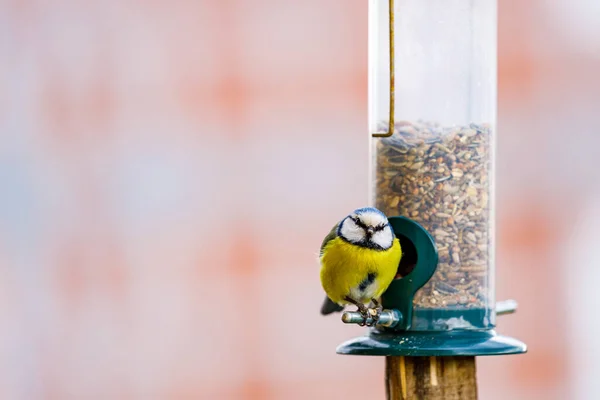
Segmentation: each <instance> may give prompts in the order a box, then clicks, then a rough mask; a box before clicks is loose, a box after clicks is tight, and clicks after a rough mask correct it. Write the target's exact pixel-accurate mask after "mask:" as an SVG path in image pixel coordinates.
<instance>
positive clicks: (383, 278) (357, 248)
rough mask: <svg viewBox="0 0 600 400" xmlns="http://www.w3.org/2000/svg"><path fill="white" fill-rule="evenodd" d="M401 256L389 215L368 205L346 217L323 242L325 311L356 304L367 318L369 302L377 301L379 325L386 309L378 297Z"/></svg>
mask: <svg viewBox="0 0 600 400" xmlns="http://www.w3.org/2000/svg"><path fill="white" fill-rule="evenodd" d="M401 258H402V249H401V248H400V242H399V240H398V239H397V238H396V236H395V235H394V231H393V229H392V227H391V226H390V223H389V221H388V219H387V217H386V216H385V214H383V213H382V212H381V211H379V210H378V209H376V208H373V207H365V208H359V209H357V210H355V211H354V212H352V213H351V214H350V215H348V216H346V217H345V218H344V219H342V220H341V221H340V222H339V223H337V224H336V225H335V226H334V227H333V229H332V230H331V232H329V234H328V235H327V236H326V237H325V239H324V240H323V243H322V244H321V251H320V256H319V259H320V262H321V285H322V286H323V289H324V290H325V293H326V294H327V297H326V298H325V301H324V302H323V306H322V307H321V314H323V315H327V314H331V313H333V312H335V311H341V310H343V309H344V306H345V305H347V304H354V305H355V306H357V307H358V311H360V313H361V314H362V316H363V318H365V321H367V318H368V316H369V308H368V307H367V305H369V303H371V302H373V304H374V305H375V307H376V308H375V310H376V313H375V314H371V317H372V320H373V324H375V323H376V322H377V320H378V319H379V315H380V313H381V310H382V307H381V306H380V305H379V303H378V301H377V299H378V298H379V297H380V296H381V294H382V293H383V292H384V291H385V290H386V289H387V288H388V286H389V285H390V284H391V283H392V280H393V279H394V277H395V276H396V272H397V270H398V266H399V264H400V259H401ZM362 325H364V323H363V324H362Z"/></svg>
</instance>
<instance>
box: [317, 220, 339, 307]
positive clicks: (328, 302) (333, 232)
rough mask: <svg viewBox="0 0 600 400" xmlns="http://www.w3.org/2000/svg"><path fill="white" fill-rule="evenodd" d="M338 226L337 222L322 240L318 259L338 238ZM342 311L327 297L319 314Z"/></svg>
mask: <svg viewBox="0 0 600 400" xmlns="http://www.w3.org/2000/svg"><path fill="white" fill-rule="evenodd" d="M339 226H340V224H339V222H338V223H337V224H335V226H334V227H333V228H331V230H330V231H329V233H328V234H327V236H325V239H323V243H322V244H321V250H320V251H319V257H322V256H323V252H324V251H325V247H326V246H327V244H328V243H329V242H331V241H332V240H333V239H335V238H336V237H337V236H338V234H337V230H338V227H339ZM343 309H344V307H343V306H340V305H339V304H337V303H334V302H333V301H332V300H331V299H330V298H329V297H327V296H325V300H323V305H322V306H321V314H322V315H327V314H331V313H333V312H337V311H342V310H343Z"/></svg>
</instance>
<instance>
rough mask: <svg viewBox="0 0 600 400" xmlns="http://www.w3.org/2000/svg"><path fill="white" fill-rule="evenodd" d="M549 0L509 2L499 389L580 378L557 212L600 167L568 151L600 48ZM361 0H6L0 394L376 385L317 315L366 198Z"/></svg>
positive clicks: (370, 364)
mask: <svg viewBox="0 0 600 400" xmlns="http://www.w3.org/2000/svg"><path fill="white" fill-rule="evenodd" d="M548 4H549V3H545V2H541V1H539V0H536V1H530V2H526V3H525V2H517V1H516V0H509V1H502V2H501V9H500V66H499V67H500V68H499V74H500V76H499V81H500V110H499V111H500V112H499V116H500V123H499V128H500V140H499V157H500V158H499V160H500V161H499V165H498V170H499V184H498V189H499V190H498V194H499V214H498V215H499V221H498V226H499V229H500V232H499V258H498V278H497V281H498V298H499V299H502V298H506V297H514V298H517V299H518V300H519V302H520V307H521V308H520V310H519V312H518V313H517V314H516V315H515V316H510V317H503V318H502V319H500V321H499V322H500V326H499V328H500V330H501V331H502V332H504V333H508V334H513V335H515V336H517V337H519V338H521V339H524V340H525V341H527V342H528V344H529V345H530V353H529V354H528V355H526V356H520V357H503V358H493V359H482V360H481V361H480V363H479V367H480V368H479V374H480V390H481V393H482V398H484V399H486V400H487V399H507V398H510V399H533V398H544V399H564V398H566V397H565V396H567V393H568V385H567V382H566V376H567V375H565V374H566V371H565V368H566V367H565V366H566V365H567V364H566V362H567V354H566V351H567V344H566V343H565V342H566V336H565V335H566V333H565V332H566V331H565V329H564V326H557V321H556V318H555V313H556V312H560V311H564V307H565V305H564V300H565V299H564V294H563V292H562V287H561V285H560V271H561V268H563V267H564V265H562V264H561V258H560V254H561V246H560V243H561V242H562V241H564V240H565V235H566V233H565V229H562V228H563V227H566V225H567V223H568V218H567V216H566V215H565V214H561V210H564V208H565V206H566V205H570V206H571V207H573V206H574V205H575V206H576V205H577V201H578V200H577V199H580V198H584V197H585V196H586V193H587V192H586V190H584V186H585V182H587V181H586V180H585V179H583V178H581V179H580V180H571V179H569V177H570V176H572V175H574V174H575V175H576V176H578V177H581V176H582V174H587V175H585V176H587V177H588V179H592V178H594V177H595V174H596V172H594V171H592V172H590V171H589V168H585V165H586V164H585V162H590V163H591V160H593V155H588V156H587V158H583V159H581V154H582V153H581V152H580V149H579V148H573V149H571V150H569V151H568V152H565V151H563V152H562V153H561V150H560V149H562V148H563V143H564V140H565V139H564V138H565V131H564V130H565V126H573V125H572V122H573V121H574V120H575V123H576V125H575V126H577V127H578V128H576V129H572V130H570V131H569V135H570V136H569V138H571V139H569V140H570V141H572V140H573V139H572V138H573V137H575V138H583V139H586V138H589V137H590V135H589V134H588V132H587V131H586V126H587V125H586V123H585V121H588V122H589V120H590V119H591V118H592V116H591V115H592V112H593V109H591V108H587V109H586V110H589V111H588V113H587V114H586V113H585V112H584V111H581V110H582V109H584V108H582V105H584V104H589V98H586V97H578V94H579V93H580V92H581V91H582V90H583V91H585V93H590V92H591V91H593V90H594V88H593V87H589V86H588V85H590V82H591V81H594V82H596V84H597V82H598V81H597V79H595V80H594V79H593V77H594V76H595V75H594V71H597V68H598V59H597V58H594V57H593V56H590V55H589V54H587V53H585V52H584V51H583V50H582V54H579V53H578V54H577V57H578V58H579V59H578V61H573V60H572V59H571V58H569V59H565V54H567V55H568V54H570V51H572V50H570V49H571V48H572V47H571V46H570V44H569V42H568V40H569V39H568V38H567V36H565V34H564V33H561V31H558V30H555V29H554V28H553V27H555V26H557V25H556V22H555V20H553V18H554V17H553V15H554V14H552V13H549V12H547V10H548V9H551V10H554V8H552V7H553V6H550V5H548ZM366 13H367V2H366V1H365V0H351V1H348V0H344V1H341V0H330V1H325V2H323V1H317V0H304V1H300V2H290V1H281V0H277V1H275V0H255V1H252V2H249V1H242V0H219V1H216V0H214V1H208V0H205V1H182V2H167V1H151V2H139V1H138V2H136V1H121V2H115V1H104V2H102V1H87V2H76V1H65V0H56V1H53V2H52V3H47V2H40V1H4V2H2V3H0V59H1V60H3V61H2V62H1V63H0V135H1V139H2V145H1V146H0V187H2V196H0V322H1V323H2V326H3V327H4V328H3V329H2V330H0V351H1V354H2V357H0V398H2V399H42V398H43V399H46V398H48V399H82V398H85V399H107V398H119V399H128V398H131V399H192V398H194V399H197V398H202V399H213V398H214V399H254V398H257V399H301V398H308V397H312V398H319V399H328V398H345V399H351V398H356V399H359V398H360V399H365V398H383V396H384V393H383V384H382V379H383V361H382V360H381V359H377V358H354V357H341V356H337V355H335V347H336V346H337V344H339V343H340V342H341V341H343V340H345V339H347V338H349V337H352V336H356V335H358V334H360V333H361V332H362V331H361V329H359V328H348V327H344V326H341V324H340V323H339V321H337V320H336V319H335V318H331V319H324V318H321V317H320V316H319V315H318V312H317V310H318V307H319V303H320V301H321V296H322V294H321V289H320V285H319V282H318V272H317V271H318V266H317V264H316V253H317V250H318V246H319V244H320V240H321V238H322V236H323V235H324V234H325V233H326V232H327V231H328V230H329V228H330V225H331V224H332V222H333V221H336V220H337V219H339V218H340V217H341V216H342V215H343V214H344V213H346V212H347V211H348V210H351V209H353V208H354V207H356V206H360V205H362V204H364V203H365V202H366V201H367V187H368V186H367V185H368V182H367V176H368V174H367V173H368V171H367V170H366V163H367V150H368V149H367V142H366V136H365V135H366V126H367V115H366V110H367V100H366V99H367V97H366V96H367V90H366V89H367V80H366V79H367V78H366V66H367V59H366V57H367V37H366V29H367V25H366V24H367V18H366ZM576 22H577V21H576ZM567 32H569V31H568V30H567ZM548 36H549V37H550V39H548ZM561 38H562V39H561ZM561 40H562V41H561ZM592 54H593V52H592ZM573 75H576V77H577V79H576V80H575V82H576V83H572V77H573ZM557 76H558V77H559V79H557V78H556V77H557ZM564 96H567V98H568V99H570V100H572V101H571V102H570V104H565V101H563V99H564ZM577 101H579V103H577ZM550 116H551V117H550ZM561 138H563V139H561ZM595 140H597V139H595ZM585 154H589V153H585ZM556 155H558V156H561V157H566V158H567V159H568V160H570V161H571V163H570V164H568V166H567V167H566V168H565V167H564V166H563V168H558V167H556V162H555V161H556ZM561 165H562V164H561ZM548 171H549V172H548ZM558 182H560V188H561V190H556V185H557V183H558ZM567 189H570V190H571V192H572V193H578V195H577V196H567V193H569V192H566V190H567ZM588 189H589V188H588ZM567 201H568V202H567ZM540 332H543V335H542V334H540Z"/></svg>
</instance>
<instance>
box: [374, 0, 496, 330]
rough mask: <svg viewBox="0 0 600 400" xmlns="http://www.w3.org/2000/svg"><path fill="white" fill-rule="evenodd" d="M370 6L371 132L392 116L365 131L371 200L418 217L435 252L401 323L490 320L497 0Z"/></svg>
mask: <svg viewBox="0 0 600 400" xmlns="http://www.w3.org/2000/svg"><path fill="white" fill-rule="evenodd" d="M390 4H392V5H393V8H392V15H390V8H389V6H390ZM369 7H370V8H369V14H370V15H369V18H370V21H369V75H370V76H369V125H370V134H371V135H373V134H377V133H379V135H374V136H385V135H386V133H388V134H389V128H390V121H393V132H392V134H391V136H388V137H374V138H372V139H371V141H372V168H371V170H372V185H371V187H372V193H371V195H372V196H371V197H372V201H373V203H374V204H375V206H376V207H378V208H379V209H381V210H382V211H383V212H385V213H386V214H387V215H388V216H395V215H402V216H406V217H409V218H411V219H413V220H415V221H416V222H418V223H420V224H421V225H422V226H423V227H424V228H425V229H427V230H428V231H429V232H430V233H431V235H432V236H433V238H434V239H435V242H436V245H437V248H438V253H439V264H438V269H437V271H436V273H435V275H434V276H433V278H432V279H431V280H430V281H429V283H427V284H426V285H425V286H424V287H423V288H422V289H421V290H419V291H418V292H417V294H416V296H415V298H414V317H413V325H412V329H416V330H431V329H434V330H437V329H485V328H492V327H493V326H494V324H495V312H494V210H493V206H494V204H493V199H494V179H493V178H494V174H493V172H494V148H495V144H494V143H495V123H496V86H497V85H496V53H497V49H496V23H497V4H496V0H452V1H449V0H391V1H390V0H370V6H369ZM390 17H392V18H390ZM391 20H393V23H392V25H391V29H390V21H391ZM391 39H392V44H393V45H392V46H391V47H392V48H393V49H390V40H391ZM390 64H393V66H392V68H391V70H390V67H391V66H390ZM392 81H393V82H392ZM390 107H391V109H390Z"/></svg>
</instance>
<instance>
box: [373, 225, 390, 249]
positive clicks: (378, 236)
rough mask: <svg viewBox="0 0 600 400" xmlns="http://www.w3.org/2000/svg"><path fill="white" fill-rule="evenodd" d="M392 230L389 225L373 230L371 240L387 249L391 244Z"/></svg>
mask: <svg viewBox="0 0 600 400" xmlns="http://www.w3.org/2000/svg"><path fill="white" fill-rule="evenodd" d="M393 239H394V238H393V236H392V231H391V229H390V228H389V227H385V229H383V230H381V231H379V232H375V234H374V235H373V237H372V238H371V241H372V242H373V243H375V244H377V245H379V246H381V247H383V248H384V249H388V248H390V247H391V246H392V241H393Z"/></svg>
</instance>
